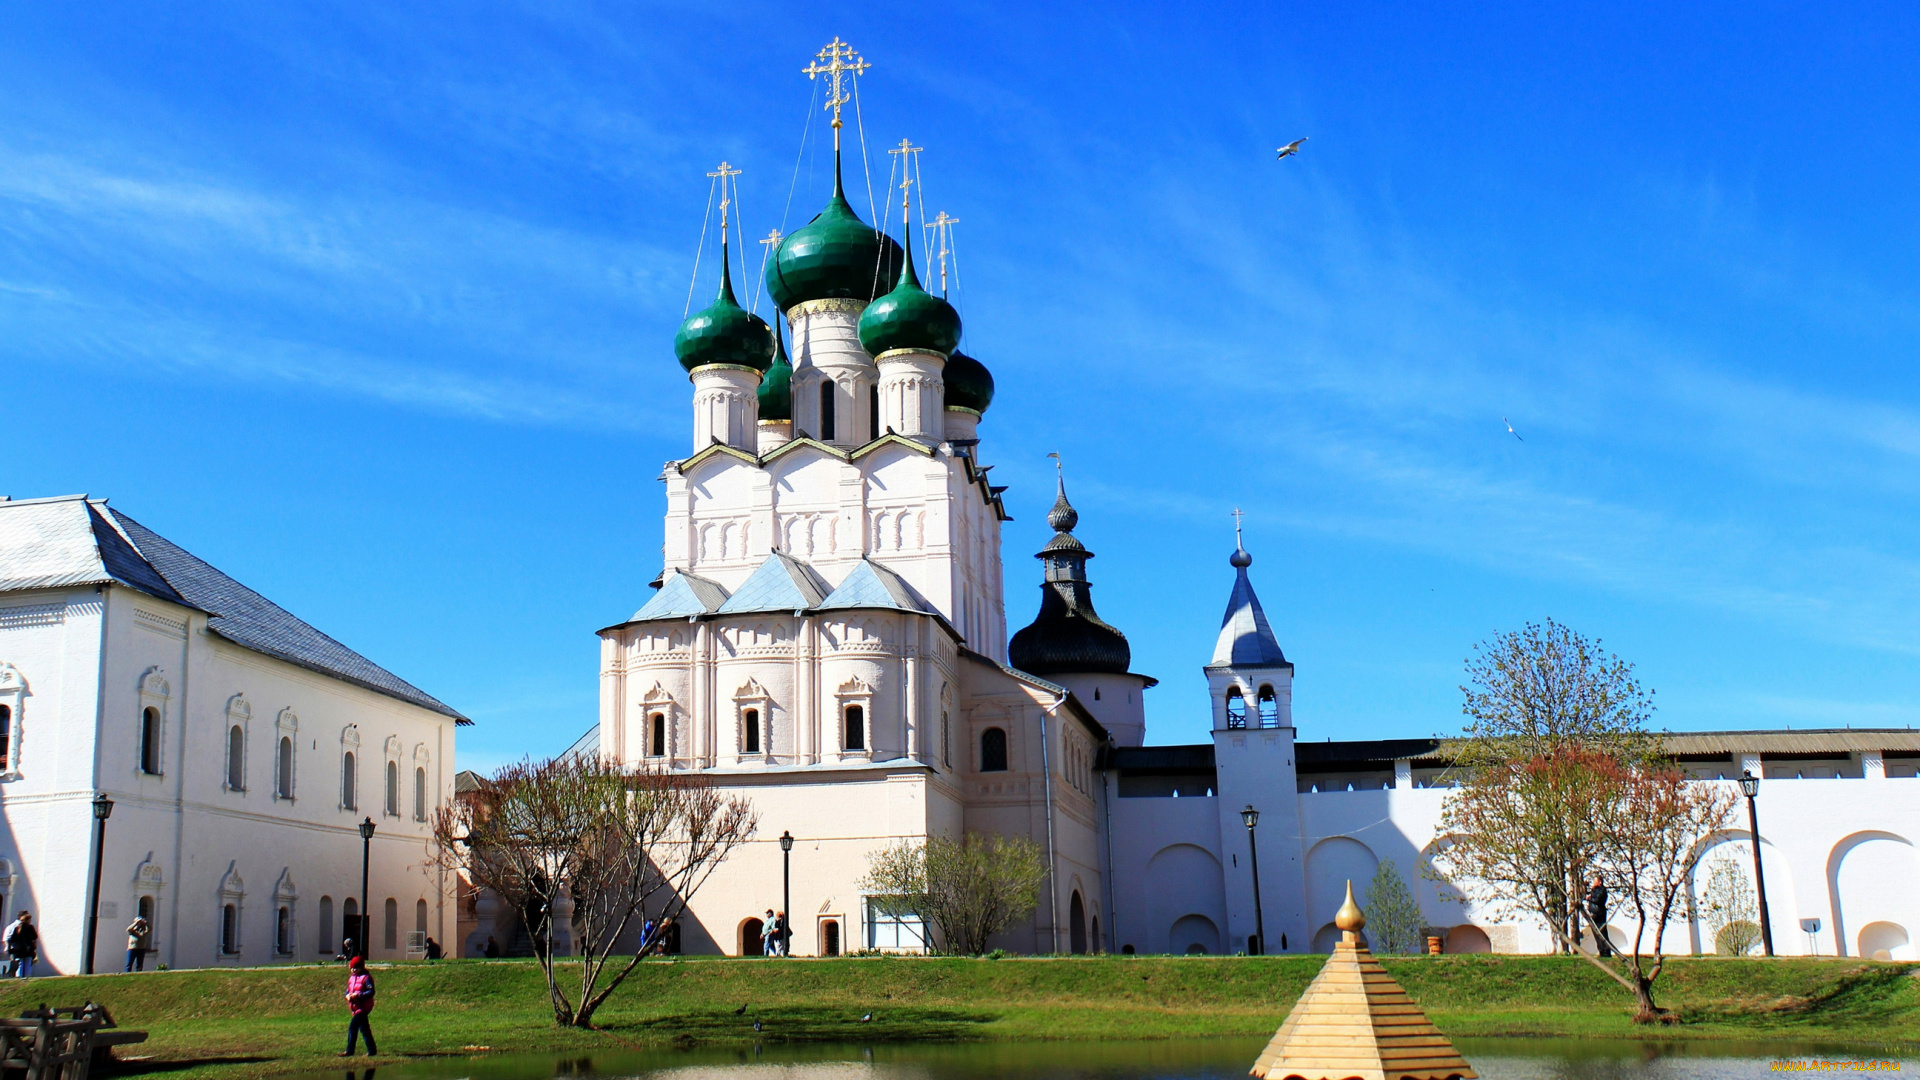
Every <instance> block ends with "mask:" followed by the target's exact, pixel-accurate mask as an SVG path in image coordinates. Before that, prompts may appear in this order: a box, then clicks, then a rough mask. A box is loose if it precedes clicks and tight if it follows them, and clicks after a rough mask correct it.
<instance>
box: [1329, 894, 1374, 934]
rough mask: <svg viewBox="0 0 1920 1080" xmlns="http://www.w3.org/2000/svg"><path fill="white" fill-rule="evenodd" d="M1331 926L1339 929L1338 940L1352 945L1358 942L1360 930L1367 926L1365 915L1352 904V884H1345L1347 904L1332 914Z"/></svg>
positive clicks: (1357, 905) (1358, 907)
mask: <svg viewBox="0 0 1920 1080" xmlns="http://www.w3.org/2000/svg"><path fill="white" fill-rule="evenodd" d="M1333 925H1335V926H1337V927H1339V928H1340V931H1341V932H1340V940H1341V941H1342V942H1345V943H1346V944H1349V945H1353V944H1357V943H1358V942H1359V941H1360V930H1361V928H1363V927H1365V926H1366V925H1367V914H1366V912H1364V911H1361V910H1360V905H1359V904H1356V903H1354V902H1353V882H1352V881H1351V880H1349V881H1348V882H1347V902H1346V903H1344V904H1341V905H1340V910H1339V911H1336V912H1334V913H1333Z"/></svg>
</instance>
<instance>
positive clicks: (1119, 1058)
mask: <svg viewBox="0 0 1920 1080" xmlns="http://www.w3.org/2000/svg"><path fill="white" fill-rule="evenodd" d="M1265 1045H1266V1040H1265V1039H1195V1040H1184V1041H1167V1042H1110V1043H1065V1042H1063V1043H960V1044H953V1043H877V1044H874V1045H871V1046H862V1045H857V1044H804V1043H803V1044H771V1043H770V1044H763V1045H761V1046H749V1047H739V1046H728V1047H718V1048H715V1047H709V1048H700V1049H691V1050H656V1051H631V1052H620V1053H604V1054H592V1055H578V1054H574V1055H564V1056H555V1055H551V1054H515V1055H498V1056H483V1057H475V1058H446V1059H435V1060H427V1061H418V1062H410V1063H407V1064H404V1065H395V1066H387V1067H384V1068H381V1069H378V1070H366V1069H363V1070H358V1071H354V1070H345V1069H342V1070H339V1071H333V1072H325V1073H318V1074H313V1075H311V1076H310V1077H308V1078H307V1080H555V1078H593V1077H610V1078H611V1077H648V1078H649V1080H721V1078H723V1077H745V1078H749V1080H1239V1078H1242V1077H1245V1076H1246V1075H1247V1069H1248V1067H1249V1066H1251V1065H1252V1064H1253V1059H1254V1058H1255V1057H1256V1056H1258V1054H1259V1052H1260V1049H1261V1047H1263V1046H1265ZM1457 1045H1458V1047H1459V1050H1460V1052H1461V1053H1462V1054H1464V1055H1465V1056H1466V1058H1467V1060H1468V1061H1470V1062H1472V1063H1473V1066H1474V1068H1475V1069H1476V1070H1477V1071H1478V1072H1479V1073H1480V1075H1481V1077H1483V1078H1484V1080H1734V1078H1745V1077H1757V1076H1766V1075H1770V1074H1773V1075H1777V1074H1778V1069H1779V1067H1778V1066H1777V1065H1775V1064H1774V1063H1775V1062H1795V1063H1811V1062H1827V1063H1837V1062H1855V1063H1857V1062H1866V1061H1875V1060H1882V1061H1888V1060H1891V1061H1894V1062H1898V1064H1893V1065H1889V1066H1885V1067H1884V1071H1881V1072H1872V1073H1866V1074H1862V1073H1859V1072H1851V1073H1850V1074H1851V1075H1855V1076H1859V1075H1882V1076H1884V1075H1888V1074H1889V1073H1891V1072H1893V1071H1894V1070H1896V1069H1897V1070H1898V1071H1900V1072H1905V1073H1909V1074H1911V1073H1912V1072H1913V1070H1915V1069H1916V1068H1920V1057H1914V1056H1912V1055H1908V1056H1906V1058H1905V1060H1901V1059H1900V1057H1899V1056H1898V1055H1893V1054H1888V1053H1886V1052H1874V1051H1871V1050H1862V1049H1861V1048H1858V1047H1843V1046H1834V1045H1830V1044H1816V1043H1785V1042H1752V1043H1747V1042H1666V1043H1654V1042H1633V1041H1625V1040H1607V1039H1584V1040H1582V1039H1461V1040H1459V1041H1458V1043H1457ZM1805 1068H1806V1065H1805V1064H1798V1065H1797V1066H1796V1067H1795V1069H1796V1071H1799V1070H1800V1069H1805ZM1850 1068H1851V1069H1858V1068H1859V1066H1858V1065H1854V1066H1851V1067H1849V1066H1847V1065H1841V1066H1840V1067H1839V1069H1837V1070H1836V1069H1833V1068H1832V1067H1831V1066H1829V1067H1828V1068H1827V1069H1820V1070H1819V1071H1828V1072H1837V1071H1841V1070H1849V1069H1850ZM1815 1069H1819V1067H1818V1066H1815ZM1808 1071H1813V1070H1808Z"/></svg>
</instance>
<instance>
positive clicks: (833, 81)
mask: <svg viewBox="0 0 1920 1080" xmlns="http://www.w3.org/2000/svg"><path fill="white" fill-rule="evenodd" d="M813 55H814V57H815V59H814V61H813V63H811V64H808V65H807V66H806V67H803V68H801V69H800V73H801V74H802V75H805V76H806V77H807V78H808V79H816V78H819V77H820V76H822V75H825V76H826V77H827V105H826V107H827V109H828V110H829V111H831V112H832V113H833V148H834V150H835V151H836V152H837V151H838V150H839V149H840V106H842V105H845V104H846V103H847V102H849V101H852V100H853V98H852V97H851V96H850V95H849V94H848V93H847V86H846V83H845V82H844V80H845V79H846V77H847V76H848V75H852V76H854V77H855V78H858V77H859V76H861V75H863V74H865V73H866V70H867V69H868V68H870V67H872V66H873V65H872V64H869V63H867V62H866V61H865V60H864V59H862V58H861V56H860V54H859V53H856V52H854V51H853V46H851V45H849V44H847V43H846V42H844V41H841V40H840V38H839V36H838V35H835V36H834V39H833V40H832V41H830V42H828V43H827V47H826V48H824V49H821V50H820V51H819V52H817V53H814V54H813ZM823 61H824V62H823Z"/></svg>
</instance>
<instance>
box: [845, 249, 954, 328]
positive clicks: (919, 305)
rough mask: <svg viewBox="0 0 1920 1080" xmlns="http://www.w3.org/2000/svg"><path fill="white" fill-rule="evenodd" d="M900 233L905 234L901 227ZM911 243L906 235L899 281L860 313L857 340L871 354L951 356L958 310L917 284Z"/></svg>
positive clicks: (918, 280) (918, 282)
mask: <svg viewBox="0 0 1920 1080" xmlns="http://www.w3.org/2000/svg"><path fill="white" fill-rule="evenodd" d="M902 235H903V236H904V235H906V232H905V230H902ZM911 245H912V239H911V237H909V239H908V249H907V252H906V256H907V259H906V269H905V270H904V271H903V272H902V273H901V275H900V284H898V285H895V286H894V287H893V291H892V292H890V293H888V294H887V295H885V296H883V297H881V298H880V299H878V300H875V301H874V302H873V303H871V304H868V305H867V310H865V311H863V312H861V313H860V344H861V345H862V346H864V347H865V348H866V350H867V353H868V354H869V355H871V356H876V357H877V356H879V355H880V354H881V353H884V352H890V351H892V350H894V349H914V350H918V351H920V352H937V353H939V354H940V355H941V356H951V355H952V354H953V350H954V347H955V346H957V345H959V344H960V313H959V312H957V311H955V310H953V305H952V304H949V303H947V302H946V301H945V300H942V299H940V298H939V297H937V296H935V295H933V294H932V293H929V292H927V291H926V290H925V289H922V288H921V287H920V278H919V277H918V275H916V274H915V273H914V272H913V250H912V246H911Z"/></svg>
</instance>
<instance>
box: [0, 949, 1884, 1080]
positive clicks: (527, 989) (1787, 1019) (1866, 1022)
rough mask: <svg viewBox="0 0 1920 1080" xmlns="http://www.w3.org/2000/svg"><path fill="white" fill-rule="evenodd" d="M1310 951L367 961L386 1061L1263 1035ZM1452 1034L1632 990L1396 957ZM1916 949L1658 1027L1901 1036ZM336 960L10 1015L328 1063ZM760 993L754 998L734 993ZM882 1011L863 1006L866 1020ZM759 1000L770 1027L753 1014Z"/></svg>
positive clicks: (0, 989)
mask: <svg viewBox="0 0 1920 1080" xmlns="http://www.w3.org/2000/svg"><path fill="white" fill-rule="evenodd" d="M1320 963H1321V959H1320V958H1319V957H1260V958H1242V957H1075V958H1058V959H1042V958H1034V959H1005V960H965V959H947V958H920V957H898V958H859V959H842V960H787V961H780V960H773V961H768V960H721V959H700V960H684V961H649V962H648V963H646V964H644V965H642V966H641V968H640V970H639V971H637V972H636V973H635V975H634V977H633V978H632V979H631V980H629V981H628V983H627V985H626V986H625V987H623V988H622V989H621V990H620V992H619V993H618V994H616V996H615V997H614V999H613V1001H612V1002H611V1003H610V1004H609V1006H608V1007H607V1008H605V1009H603V1010H602V1011H601V1013H600V1014H599V1016H598V1017H597V1021H598V1023H599V1024H600V1025H601V1027H602V1030H600V1031H591V1032H589V1031H575V1030H568V1029H558V1028H555V1027H554V1026H553V1023H552V1013H551V1011H550V1010H549V1009H548V1006H547V1002H546V993H545V987H544V984H543V982H542V980H541V978H540V972H539V969H538V968H537V967H536V966H535V965H534V964H533V963H532V962H531V961H472V960H462V961H444V962H441V963H438V964H433V965H428V964H404V965H395V966H392V967H385V968H382V967H376V968H375V969H374V971H375V977H376V979H377V980H378V982H379V986H380V1006H379V1008H378V1009H377V1010H376V1012H375V1013H374V1024H375V1028H376V1030H377V1031H378V1033H379V1037H380V1043H381V1049H382V1051H383V1052H384V1053H383V1057H384V1058H386V1059H394V1060H397V1059H401V1058H406V1057H418V1056H423V1055H448V1054H474V1053H481V1052H485V1051H489V1050H490V1051H495V1052H505V1051H530V1050H540V1051H555V1052H564V1051H573V1050H589V1049H593V1050H610V1049H628V1048H636V1047H649V1046H666V1045H687V1044H689V1043H699V1042H714V1043H717V1042H745V1041H749V1040H753V1039H759V1040H761V1041H769V1042H772V1041H797V1040H805V1041H833V1040H858V1041H868V1042H871V1041H881V1040H905V1039H950V1040H1021V1039H1102V1040H1112V1039H1165V1038H1185V1037H1195V1036H1229V1035H1239V1036H1258V1035H1266V1034H1270V1033H1271V1032H1272V1031H1273V1030H1274V1028H1276V1027H1277V1026H1278V1025H1279V1023H1280V1021H1281V1019H1282V1018H1284V1017H1285V1015H1286V1012H1287V1010H1288V1008H1290V1007H1291V1006H1292V1004H1293V1002H1294V1000H1295V998H1296V997H1298V995H1299V993H1300V991H1301V990H1302V989H1303V988H1305V986H1306V985H1307V983H1308V982H1309V981H1311V980H1312V978H1313V976H1314V974H1315V973H1316V972H1317V971H1318V970H1319V968H1320ZM1385 963H1386V966H1387V968H1388V970H1389V971H1391V972H1392V973H1393V975H1394V977H1395V978H1397V979H1399V980H1400V982H1401V984H1402V985H1404V986H1405V987H1406V988H1407V990H1408V992H1410V993H1411V994H1412V995H1413V996H1414V998H1415V1000H1417V1001H1419V1002H1420V1003H1421V1004H1422V1005H1423V1006H1424V1007H1425V1008H1426V1009H1427V1011H1428V1013H1429V1015H1431V1016H1432V1017H1433V1019H1434V1021H1435V1022H1436V1023H1438V1024H1439V1025H1440V1026H1441V1028H1442V1029H1444V1030H1445V1031H1447V1032H1448V1033H1449V1034H1451V1035H1456V1036H1497V1035H1536V1036H1574V1037H1608V1038H1633V1037H1636V1036H1647V1035H1650V1034H1656V1033H1652V1032H1649V1031H1648V1030H1647V1029H1645V1028H1639V1027H1636V1026H1635V1025H1634V1024H1633V1023H1631V1021H1630V1019H1629V1016H1630V1013H1631V1011H1632V998H1631V996H1630V995H1628V994H1627V993H1626V992H1625V991H1623V990H1622V989H1620V987H1619V986H1618V985H1617V984H1615V983H1613V982H1611V981H1610V980H1608V979H1607V978H1606V977H1605V976H1603V975H1601V974H1600V973H1599V972H1597V971H1595V970H1594V969H1593V968H1592V966H1591V965H1589V964H1588V963H1586V962H1585V961H1583V960H1579V959H1576V958H1571V957H1543V956H1527V957H1521V956H1443V957H1418V958H1405V959H1388V960H1386V961H1385ZM1917 975H1920V965H1916V964H1878V963H1868V962H1863V961H1855V960H1770V961H1769V960H1717V959H1688V960H1677V961H1673V962H1671V963H1670V964H1669V967H1668V974H1667V977H1666V978H1665V979H1663V980H1662V987H1661V989H1662V992H1661V995H1660V997H1661V1002H1662V1003H1663V1004H1665V1005H1666V1006H1668V1007H1669V1008H1673V1009H1675V1010H1677V1011H1678V1012H1679V1014H1680V1016H1681V1018H1682V1019H1683V1021H1684V1022H1683V1023H1682V1024H1680V1025H1679V1026H1677V1027H1666V1028H1662V1029H1660V1030H1659V1031H1658V1032H1657V1035H1658V1037H1660V1038H1663V1039H1672V1038H1704V1039H1714V1038H1721V1039H1734V1038H1738V1039H1754V1038H1783V1039H1808V1040H1815V1039H1817V1040H1825V1041H1833V1042H1847V1043H1856V1044H1859V1045H1861V1046H1863V1047H1889V1046H1897V1045H1900V1044H1901V1043H1903V1042H1905V1043H1909V1044H1910V1043H1913V1042H1920V1035H1916V1034H1915V1033H1916V1032H1920V1025H1917V1024H1916V1021H1920V977H1916V976H1917ZM344 984H345V973H344V971H343V970H342V969H341V968H340V967H338V966H328V967H311V966H310V967H276V968H257V969H248V970H240V971H232V970H215V971H177V972H148V973H145V974H137V975H100V976H93V977H90V978H84V979H82V978H64V979H35V980H33V981H31V982H27V983H19V982H11V981H9V982H4V983H0V1010H4V1011H5V1012H6V1013H7V1014H9V1015H14V1014H18V1013H19V1011H20V1010H22V1009H23V1008H27V1007H31V1006H34V1005H38V1004H42V1003H47V1004H55V1005H66V1004H78V1003H80V1002H82V1001H86V1000H94V1001H99V1002H101V1003H103V1004H105V1005H107V1006H108V1008H109V1009H111V1010H112V1012H113V1014H114V1016H115V1017H116V1018H117V1019H118V1020H119V1021H120V1023H121V1025H122V1026H123V1027H131V1028H144V1029H146V1030H148V1031H149V1032H151V1033H152V1038H151V1041H150V1042H148V1043H147V1044H146V1045H145V1046H144V1047H140V1048H135V1049H134V1050H133V1051H132V1052H133V1053H143V1054H148V1055H151V1056H152V1057H153V1059H154V1061H155V1063H165V1064H167V1065H168V1066H169V1068H168V1071H169V1072H170V1073H173V1074H176V1075H179V1076H181V1077H183V1080H184V1078H190V1077H199V1076H206V1077H209V1078H214V1077H217V1078H221V1080H229V1078H230V1080H240V1078H243V1077H248V1076H258V1075H264V1074H268V1073H274V1072H286V1071H295V1070H309V1069H317V1068H323V1067H332V1066H333V1065H334V1064H335V1062H334V1061H333V1060H332V1055H333V1054H334V1053H335V1052H336V1051H337V1050H339V1049H340V1046H341V1040H342V1039H343V1037H344V1030H345V1026H346V1022H345V1009H344V1005H343V1003H342V1001H341V998H340V994H341V992H342V989H343V987H344ZM741 1005H747V1006H748V1007H749V1008H748V1012H747V1014H746V1015H744V1016H735V1015H734V1010H735V1009H737V1008H738V1007H740V1006H741ZM867 1012H871V1013H873V1015H874V1019H873V1021H872V1022H871V1023H861V1022H860V1021H859V1017H860V1016H862V1015H863V1014H865V1013H867ZM756 1018H758V1019H759V1020H760V1021H761V1023H762V1025H763V1029H764V1030H763V1031H761V1032H760V1033H758V1034H756V1033H755V1032H754V1031H753V1029H752V1023H753V1021H754V1019H756Z"/></svg>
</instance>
